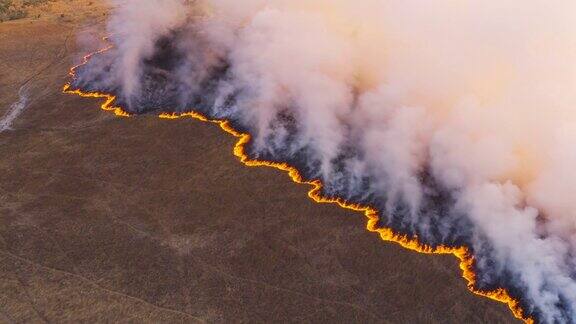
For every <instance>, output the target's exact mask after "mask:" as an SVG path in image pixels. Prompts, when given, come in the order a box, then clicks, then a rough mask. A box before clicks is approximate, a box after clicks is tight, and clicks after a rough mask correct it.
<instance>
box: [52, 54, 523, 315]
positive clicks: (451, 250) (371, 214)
mask: <svg viewBox="0 0 576 324" xmlns="http://www.w3.org/2000/svg"><path fill="white" fill-rule="evenodd" d="M110 48H112V46H108V47H106V48H104V49H102V50H99V51H97V52H94V53H91V54H88V55H86V56H84V58H83V60H82V62H81V63H80V64H79V65H77V66H74V67H72V68H71V69H70V73H69V75H70V77H71V79H72V80H73V79H74V77H75V71H76V69H77V68H78V67H80V66H82V65H84V64H86V63H88V61H89V60H90V58H91V57H92V56H94V55H96V54H99V53H102V52H105V51H107V50H108V49H110ZM63 92H64V93H67V94H74V95H78V96H81V97H86V98H99V99H105V101H104V103H103V104H102V105H101V106H100V107H101V109H103V110H105V111H110V112H113V113H114V114H115V115H116V116H119V117H131V116H132V115H131V114H130V113H128V112H127V111H125V110H123V109H122V108H121V107H117V106H114V101H115V99H116V97H115V96H114V95H111V94H106V93H100V92H84V91H82V90H81V89H73V88H72V85H71V83H70V82H68V83H67V84H65V85H64V87H63ZM158 117H159V118H161V119H167V120H173V119H179V118H184V117H190V118H193V119H196V120H200V121H203V122H209V123H213V124H217V125H218V126H220V128H221V129H222V130H223V131H225V132H226V133H228V134H230V135H232V136H234V137H236V138H237V139H238V141H237V142H236V144H235V146H234V149H233V153H234V156H236V157H237V158H238V159H239V160H240V161H241V162H242V163H243V164H244V165H246V166H249V167H271V168H275V169H278V170H282V171H285V172H287V173H288V175H289V176H290V178H291V179H292V181H294V182H295V183H297V184H305V185H309V186H311V189H310V190H309V191H308V197H309V198H310V199H312V200H313V201H315V202H316V203H322V204H337V205H339V206H340V207H342V208H345V209H349V210H353V211H357V212H362V213H364V215H365V216H366V218H367V219H368V221H367V224H366V229H367V230H368V231H369V232H373V233H378V234H379V236H380V238H381V239H382V240H383V241H386V242H394V243H397V244H399V245H400V246H402V247H404V248H406V249H408V250H411V251H416V252H419V253H424V254H452V255H454V256H455V257H456V258H458V260H459V266H460V269H461V270H462V277H463V278H464V279H465V280H466V282H467V287H468V289H469V290H470V291H471V292H472V293H474V294H476V295H479V296H483V297H487V298H490V299H492V300H495V301H498V302H501V303H504V304H506V305H508V307H509V308H510V310H511V311H512V314H513V315H514V316H515V317H516V318H518V319H520V320H522V321H524V322H525V323H530V324H531V323H534V319H532V318H530V317H529V316H527V315H525V312H524V310H523V309H522V308H521V306H520V302H519V301H518V300H516V299H515V298H513V297H512V296H511V295H510V294H509V293H508V291H507V290H506V289H505V288H496V289H494V290H480V289H478V288H477V287H476V274H475V272H474V262H475V261H474V256H473V255H472V254H471V253H470V250H469V248H468V247H466V246H455V247H452V246H445V245H439V246H431V245H427V244H424V243H422V242H420V241H419V240H418V238H417V237H409V236H407V235H402V234H399V233H396V232H395V231H394V230H393V229H392V228H386V227H378V221H379V216H378V213H377V211H376V209H374V208H372V207H370V206H363V205H359V204H354V203H350V202H348V201H346V200H345V199H342V198H339V197H336V198H330V197H324V196H322V195H321V192H322V186H323V185H322V183H321V181H319V180H310V181H307V180H305V179H304V178H303V177H302V175H301V174H300V172H299V171H298V170H297V169H296V168H295V167H293V166H291V165H289V164H287V163H279V162H272V161H265V160H255V159H251V158H250V157H249V156H248V154H247V153H246V151H245V146H246V144H248V143H249V142H250V140H251V135H250V134H247V133H242V132H239V131H237V130H236V129H234V128H233V127H232V125H231V123H230V122H229V121H228V120H219V119H210V118H208V117H206V116H204V115H202V114H200V113H198V112H195V111H190V112H185V113H166V112H163V113H160V114H159V115H158Z"/></svg>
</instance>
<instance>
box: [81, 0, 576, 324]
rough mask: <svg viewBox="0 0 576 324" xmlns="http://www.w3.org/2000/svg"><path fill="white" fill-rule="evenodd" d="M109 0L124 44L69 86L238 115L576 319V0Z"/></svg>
mask: <svg viewBox="0 0 576 324" xmlns="http://www.w3.org/2000/svg"><path fill="white" fill-rule="evenodd" d="M113 2H114V5H115V8H116V9H115V12H114V14H113V16H112V18H111V19H110V21H109V32H110V35H111V38H110V41H111V42H112V44H113V45H114V48H113V49H111V50H109V51H107V52H106V53H104V54H101V55H97V56H95V57H94V58H93V59H91V60H90V62H89V63H88V64H87V65H85V66H83V67H82V68H80V69H79V70H78V73H77V78H76V80H75V81H74V82H73V86H76V87H80V88H82V89H86V90H100V91H108V92H113V93H115V94H117V95H118V103H119V104H121V105H122V106H123V107H125V108H126V109H127V110H129V111H132V112H146V111H149V110H151V109H154V108H160V109H162V110H173V111H186V110H190V109H198V110H200V111H202V112H204V113H206V114H208V115H210V116H212V117H218V118H226V119H230V120H232V121H233V122H234V123H235V124H236V125H238V127H241V128H242V129H246V130H248V131H249V132H250V133H251V134H253V135H254V142H253V143H251V146H250V152H251V154H252V155H253V156H254V157H259V158H264V159H271V160H281V161H288V162H290V163H291V164H294V165H297V166H298V167H299V168H300V169H301V170H302V171H303V173H304V174H305V175H306V176H307V177H309V178H319V179H321V180H322V181H323V182H324V183H325V194H327V195H337V196H342V197H344V198H346V199H348V200H350V201H354V202H359V203H363V204H370V205H371V206H375V207H376V208H377V209H378V210H379V211H380V214H381V218H382V221H381V225H382V226H389V227H392V228H394V229H395V230H398V231H401V232H403V233H408V234H411V235H418V237H419V238H420V239H421V240H422V241H423V242H424V243H428V244H432V245H437V244H449V245H458V244H466V245H468V246H470V247H471V249H472V250H473V251H474V254H475V257H476V268H477V272H478V275H479V282H478V284H479V286H480V288H486V289H489V288H495V287H498V286H502V285H505V286H506V287H507V288H509V289H511V290H512V291H513V292H515V293H516V294H518V295H519V296H520V297H521V299H522V301H523V303H524V306H525V311H526V312H527V313H529V314H532V315H533V316H536V317H537V318H539V319H540V320H542V321H544V322H555V321H558V322H575V321H576V313H575V312H576V279H575V278H576V277H575V275H576V271H575V270H574V269H576V268H575V265H576V259H575V256H574V255H575V252H576V250H575V249H576V199H574V197H573V194H574V193H575V192H576V172H575V171H574V170H573V167H574V166H576V64H574V62H576V3H575V2H573V1H567V0H564V1H553V2H550V1H543V0H534V1H530V2H529V3H527V2H526V1H520V0H500V1H480V2H479V1H472V0H462V1H451V0H435V1H416V0H385V1H382V0H330V1H328V0H314V1H312V0H243V1H237V0H204V1H196V2H193V3H192V2H187V1H183V0H182V1H181V0H163V1H161V0H149V1H136V0H126V1H119V0H118V1H113ZM190 140H194V139H190ZM382 262H386V260H382Z"/></svg>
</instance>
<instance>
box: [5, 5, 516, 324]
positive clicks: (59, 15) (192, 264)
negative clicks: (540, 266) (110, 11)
mask: <svg viewBox="0 0 576 324" xmlns="http://www.w3.org/2000/svg"><path fill="white" fill-rule="evenodd" d="M32 10H36V11H35V12H41V15H40V18H37V15H32V14H31V15H30V16H29V18H26V19H21V20H15V21H10V22H4V23H0V116H2V115H3V114H6V113H7V112H8V110H9V107H10V106H11V105H12V104H13V103H14V102H16V101H18V100H19V95H18V92H19V89H20V88H21V87H22V86H24V89H25V91H24V92H22V93H23V94H24V95H25V96H27V98H28V104H27V106H26V110H24V111H23V113H22V114H21V115H20V116H18V118H16V119H15V122H14V124H13V130H8V131H5V132H2V133H0V174H1V176H0V322H7V323H12V322H15V323H22V322H57V323H60V322H68V323H71V322H74V323H76V322H135V323H140V322H195V321H201V322H211V323H212V322H309V323H318V322H341V323H350V322H360V323H376V322H377V323H384V322H390V323H484V322H493V323H508V322H514V321H515V320H514V319H513V317H512V315H511V313H510V312H509V310H508V309H507V307H506V306H505V305H504V304H500V303H497V302H494V301H491V300H488V299H485V298H480V297H477V296H474V295H473V294H471V293H470V292H469V291H468V290H467V289H466V285H465V281H464V280H463V279H462V278H461V277H460V270H459V269H458V264H457V260H456V259H455V258H454V257H451V256H430V255H421V254H417V253H414V252H410V251H407V250H404V249H402V248H401V247H399V246H396V245H394V244H388V243H384V242H382V241H380V239H379V238H378V237H377V235H374V234H370V233H368V232H367V231H366V230H365V221H366V220H365V219H364V216H363V215H362V214H360V213H355V212H351V211H348V210H344V209H341V208H339V207H337V206H334V205H319V204H315V203H313V202H312V201H311V200H309V199H308V198H307V196H306V192H307V189H308V188H306V187H305V186H298V185H296V184H294V183H292V181H291V180H290V179H289V178H288V176H287V175H286V174H283V173H282V172H279V171H277V170H274V169H268V168H248V167H245V166H243V165H242V164H241V163H239V162H238V161H237V160H236V159H235V158H234V157H233V155H232V147H233V145H234V138H232V137H230V136H229V135H227V134H225V133H224V132H222V131H221V130H220V129H219V128H218V127H217V126H215V125H213V124H208V123H202V122H199V121H194V120H191V119H181V120H174V121H171V120H160V119H158V118H156V117H154V116H141V117H136V118H118V117H115V116H113V115H112V114H110V113H107V112H104V111H102V110H100V109H98V106H99V102H98V100H90V99H82V98H79V97H76V96H71V95H64V94H62V93H61V88H62V85H63V84H64V83H65V81H66V79H67V71H68V69H69V67H70V66H71V65H72V64H73V63H74V62H77V61H78V58H79V56H80V55H81V52H82V51H83V50H85V48H84V47H82V48H81V47H80V46H79V45H78V43H79V42H80V43H84V44H86V43H87V42H86V39H90V37H88V36H86V35H90V31H93V34H96V35H97V34H99V33H100V34H102V33H104V21H105V18H106V16H105V14H106V11H107V9H106V8H105V7H104V6H103V5H102V4H101V3H100V2H98V1H94V2H92V1H82V0H69V1H51V2H48V3H47V4H45V5H43V6H40V7H35V8H32ZM78 35H83V36H80V37H78Z"/></svg>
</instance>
